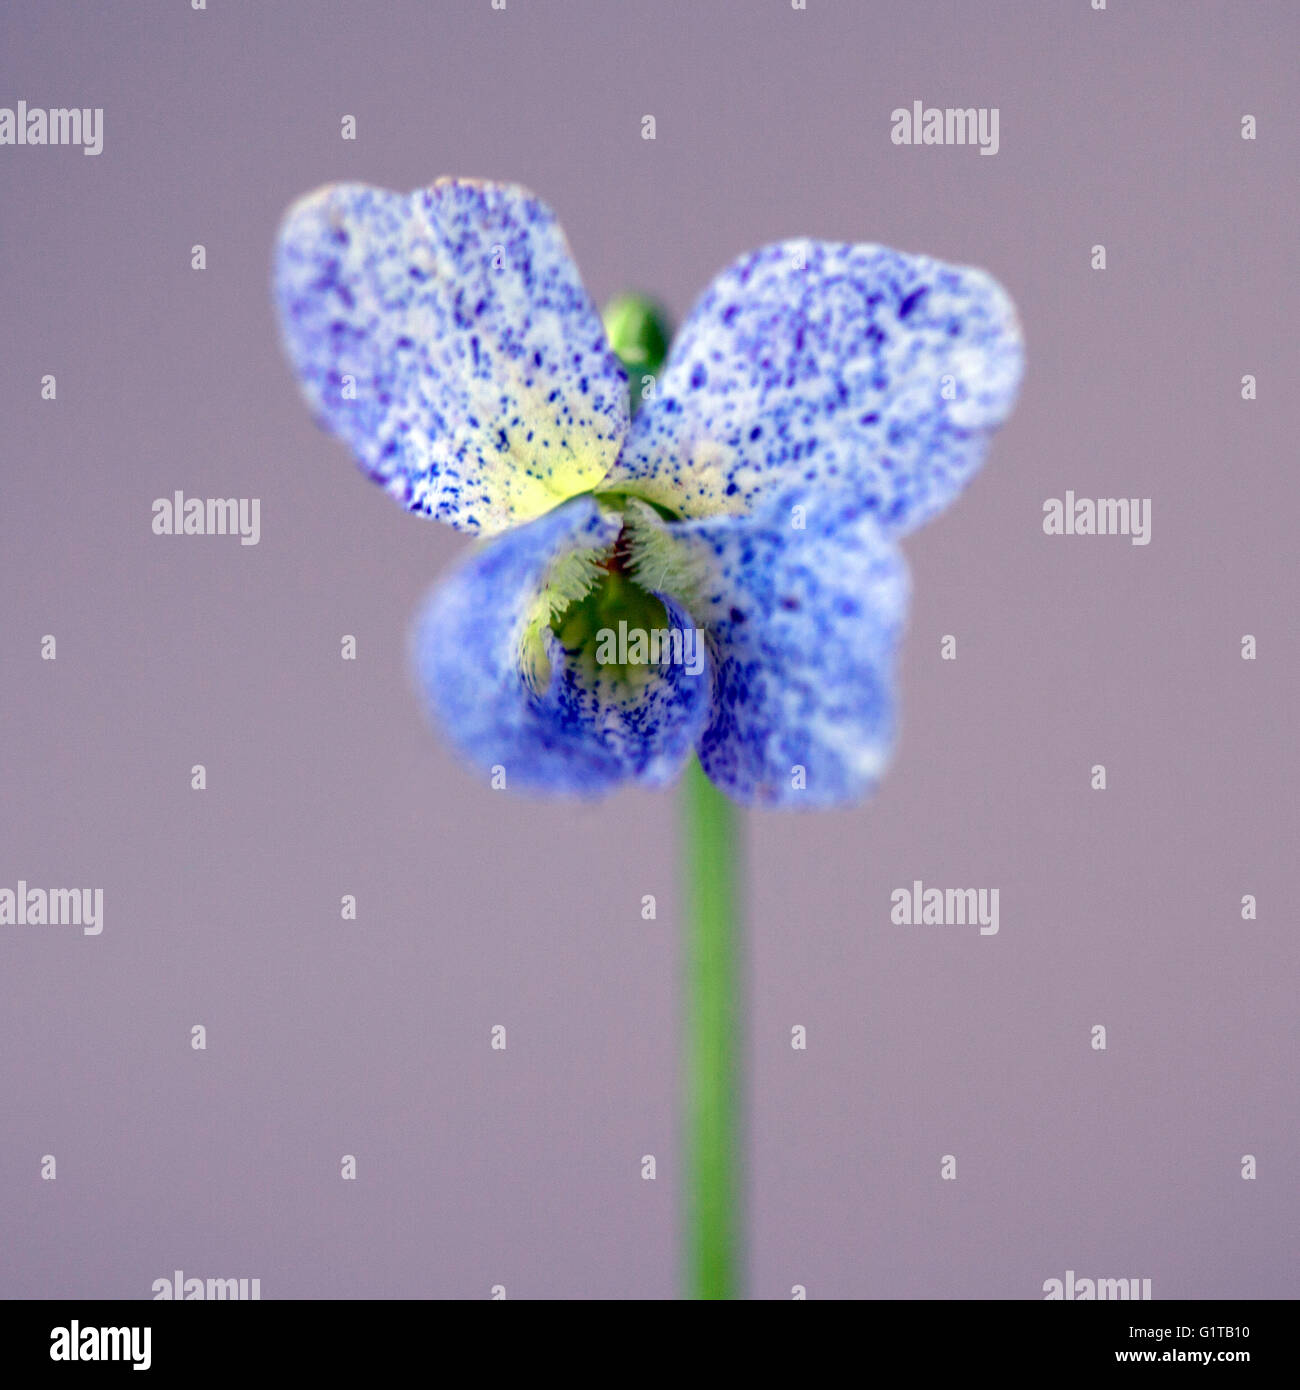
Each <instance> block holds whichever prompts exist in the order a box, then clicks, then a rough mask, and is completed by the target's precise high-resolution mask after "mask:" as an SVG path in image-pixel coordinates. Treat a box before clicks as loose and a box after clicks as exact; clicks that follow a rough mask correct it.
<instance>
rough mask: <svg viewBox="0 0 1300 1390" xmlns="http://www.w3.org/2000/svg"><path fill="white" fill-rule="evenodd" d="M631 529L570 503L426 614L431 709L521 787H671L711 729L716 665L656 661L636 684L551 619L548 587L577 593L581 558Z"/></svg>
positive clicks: (454, 578) (520, 533)
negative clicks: (567, 645)
mask: <svg viewBox="0 0 1300 1390" xmlns="http://www.w3.org/2000/svg"><path fill="white" fill-rule="evenodd" d="M620 527H621V519H620V518H619V517H618V516H616V515H611V514H608V513H605V512H602V511H601V510H600V508H599V507H598V506H597V504H596V503H595V502H594V501H593V500H592V499H591V498H589V497H586V498H579V499H577V500H575V501H572V502H569V503H567V504H565V505H564V506H562V507H560V508H558V509H557V510H555V511H553V512H551V513H549V514H548V515H546V516H544V517H542V518H540V519H539V520H537V521H534V522H531V523H529V524H528V525H526V526H522V527H519V528H518V529H517V530H513V531H510V532H508V533H507V534H506V535H504V536H500V537H498V538H497V539H496V540H493V541H491V542H489V543H488V544H487V545H486V546H484V547H482V548H481V549H478V550H477V551H475V552H474V553H473V554H472V555H471V556H470V557H469V558H468V560H467V561H466V562H465V563H464V564H462V565H461V566H460V568H459V569H457V570H456V571H455V572H453V573H452V575H451V576H450V577H449V578H448V579H446V580H445V581H444V582H443V583H442V584H441V585H440V587H439V588H437V589H436V590H435V591H434V593H433V594H432V596H431V599H430V602H429V603H428V605H427V607H426V609H425V612H424V614H423V616H422V618H421V619H420V622H419V625H418V628H417V633H416V639H415V661H416V669H417V675H418V679H419V682H420V685H421V688H422V690H423V691H424V694H425V696H426V698H427V700H428V703H429V705H430V708H431V709H432V711H433V712H434V714H435V715H436V716H437V719H438V721H439V723H440V724H441V725H442V727H443V728H444V730H445V731H446V733H447V734H448V736H449V737H450V738H451V740H452V741H453V742H454V743H455V744H456V745H457V746H458V748H459V749H460V750H461V752H462V753H463V754H464V755H465V756H466V757H467V758H468V759H469V760H470V761H472V762H474V763H476V764H478V765H479V766H481V767H485V768H497V767H499V768H501V769H502V770H503V771H504V775H505V779H506V782H505V784H506V785H507V786H508V787H510V788H523V789H525V790H534V791H545V792H561V793H571V794H577V795H598V794H600V793H603V792H606V791H609V790H611V789H612V788H613V787H614V786H616V785H617V784H618V783H620V782H622V781H624V780H629V779H630V780H632V781H635V782H640V783H643V784H647V785H660V784H662V783H664V782H666V781H669V780H671V778H672V777H673V776H675V775H676V773H677V772H678V771H679V770H680V768H681V765H682V764H683V763H684V762H685V760H686V758H687V757H688V756H689V754H690V751H691V748H692V747H693V745H694V743H695V741H696V739H697V738H698V737H699V734H700V732H701V730H702V729H703V727H704V721H705V719H706V718H707V716H708V708H709V689H710V684H711V679H712V672H711V667H710V665H709V663H708V662H707V660H705V661H703V662H702V663H699V664H698V666H697V669H696V670H695V671H693V672H692V670H691V669H690V667H689V666H688V665H686V664H677V665H672V664H669V665H663V666H656V667H653V668H651V667H645V668H643V669H641V670H640V671H638V672H637V673H636V674H637V676H638V679H637V681H636V682H634V683H632V684H629V683H628V682H626V681H623V680H620V679H619V678H618V677H617V676H616V675H615V674H613V673H612V672H611V671H610V670H608V669H607V668H605V667H601V666H598V665H595V664H594V663H593V662H592V661H591V660H589V659H584V658H583V657H582V656H580V655H577V654H574V653H569V652H566V651H565V650H564V649H563V648H562V647H561V646H560V643H559V640H558V639H557V638H556V636H555V634H554V633H553V632H552V631H551V629H550V627H549V626H547V625H545V624H544V623H543V622H542V621H541V620H540V619H539V605H540V611H541V613H542V615H543V617H544V616H545V614H546V604H547V602H548V600H547V589H548V586H550V585H558V588H559V589H560V590H561V592H562V595H564V596H571V595H572V583H573V577H574V575H575V574H576V573H577V572H578V570H579V569H580V567H581V564H582V563H583V562H590V561H592V560H599V559H600V558H603V557H605V556H608V555H609V554H611V553H612V551H613V547H614V543H615V541H616V540H617V538H618V534H619V530H620ZM593 572H594V571H593ZM661 597H662V596H661ZM561 601H562V600H561ZM663 603H664V608H665V609H666V612H667V621H668V625H669V626H670V627H682V628H685V627H689V626H690V619H689V618H688V617H687V615H686V613H685V612H684V610H683V609H682V608H681V607H680V606H679V605H678V604H676V603H675V602H673V601H672V600H671V599H664V600H663ZM539 627H540V645H541V647H542V648H543V652H542V654H541V656H540V659H539V656H538V653H537V651H536V650H532V648H534V647H535V646H536V645H537V641H538V636H539V632H538V630H539ZM701 654H703V652H702V648H701Z"/></svg>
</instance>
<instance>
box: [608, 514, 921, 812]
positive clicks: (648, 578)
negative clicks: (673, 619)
mask: <svg viewBox="0 0 1300 1390" xmlns="http://www.w3.org/2000/svg"><path fill="white" fill-rule="evenodd" d="M629 510H630V512H634V513H635V516H636V522H635V541H634V544H635V547H636V550H635V553H636V555H637V556H638V561H637V563H638V573H640V574H642V575H644V576H645V577H644V579H643V582H646V583H649V582H652V580H657V582H659V583H661V584H663V585H664V586H665V587H672V588H673V589H674V591H675V592H677V593H679V594H680V595H681V596H682V599H683V602H684V603H685V604H686V605H687V606H688V607H689V608H690V611H691V612H692V613H694V614H695V616H696V617H697V619H699V621H701V622H702V623H703V624H704V625H705V626H706V628H707V629H708V631H709V634H710V638H711V642H712V644H713V651H714V659H715V661H716V663H717V670H716V673H715V676H714V683H713V697H712V703H711V707H710V712H709V721H708V724H707V726H706V728H705V730H704V732H703V734H702V736H701V738H700V742H699V755H700V762H701V763H702V764H703V766H704V770H705V771H706V772H707V773H708V774H709V776H710V777H711V778H712V779H713V781H714V782H716V783H717V784H718V786H720V787H721V788H722V789H723V790H724V791H725V792H727V793H728V794H729V795H730V796H732V797H733V798H734V799H735V800H737V801H740V802H744V803H753V804H758V805H768V806H790V807H799V806H828V805H838V804H842V803H846V802H853V801H857V800H860V799H862V798H863V797H864V796H866V795H868V794H869V793H870V792H871V791H872V790H873V789H874V787H875V785H876V783H877V782H878V780H879V778H880V776H881V774H882V773H883V771H884V769H885V767H886V765H887V763H888V761H889V757H890V753H891V750H892V745H893V738H894V725H895V718H894V678H895V664H896V654H897V649H898V645H899V642H900V640H901V637H902V632H903V627H904V622H905V619H906V612H907V602H908V596H909V581H908V575H907V569H906V566H905V564H904V562H903V557H902V555H901V553H900V551H899V550H898V548H897V546H895V545H894V544H893V542H892V541H891V540H889V539H888V538H887V537H886V536H885V534H884V533H883V532H882V530H881V529H880V526H879V525H878V523H877V521H876V519H875V517H874V516H873V515H872V513H871V512H870V511H869V510H868V509H867V508H866V507H865V506H864V505H863V504H861V503H859V502H857V501H855V500H853V499H852V498H850V497H848V495H847V494H845V493H843V492H839V491H837V492H819V493H812V492H808V491H797V492H792V493H789V494H787V495H786V496H785V497H783V498H780V499H778V500H777V501H776V502H775V503H773V504H770V505H769V507H768V508H766V509H765V510H764V512H763V513H761V514H760V515H757V516H753V517H718V518H714V519H710V520H696V521H685V522H676V523H665V522H663V521H661V520H660V519H659V518H658V517H657V516H655V515H653V513H652V512H651V510H650V508H648V507H638V506H637V504H636V503H631V504H629Z"/></svg>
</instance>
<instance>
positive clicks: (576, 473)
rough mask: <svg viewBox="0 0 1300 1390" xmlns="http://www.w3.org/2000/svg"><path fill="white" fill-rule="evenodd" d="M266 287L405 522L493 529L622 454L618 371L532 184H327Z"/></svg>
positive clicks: (575, 486) (330, 418)
mask: <svg viewBox="0 0 1300 1390" xmlns="http://www.w3.org/2000/svg"><path fill="white" fill-rule="evenodd" d="M274 279H275V285H274V289H275V298H276V303H277V305H278V308H279V313H280V323H281V328H282V331H283V336H284V342H285V347H286V349H287V351H288V354H289V357H290V359H291V361H292V363H293V366H294V369H295V371H296V372H297V374H298V378H299V381H300V383H301V385H302V389H303V392H304V394H305V396H306V397H307V400H308V402H309V403H310V405H311V406H312V408H313V410H314V412H315V414H316V417H317V419H318V421H319V422H320V424H321V425H323V426H324V427H325V428H326V429H329V430H331V431H333V433H335V434H337V435H339V436H340V437H341V438H342V439H344V440H346V441H347V443H348V444H349V445H351V447H352V450H353V452H354V453H355V454H356V456H357V459H358V460H359V461H360V463H361V465H362V467H363V468H364V469H365V470H366V472H367V473H369V474H370V476H371V477H372V478H374V479H375V480H376V481H377V482H380V483H382V484H383V485H384V486H385V487H386V488H387V489H388V491H389V492H391V493H392V494H393V496H394V497H396V498H397V500H398V501H399V502H401V503H402V505H403V506H405V507H406V508H408V509H409V510H410V511H413V512H422V513H424V514H426V515H429V516H436V517H438V518H439V519H440V520H442V521H447V522H450V523H451V525H453V526H455V527H457V528H458V529H460V530H462V531H482V532H485V533H489V534H490V533H493V532H496V531H501V530H504V529H505V528H506V527H507V526H512V525H516V524H518V523H519V522H522V521H528V520H531V519H532V518H533V517H536V516H540V515H541V514H542V513H543V512H547V511H549V510H550V509H551V508H552V507H554V506H556V505H557V504H558V503H560V502H562V501H564V500H565V499H566V498H568V497H572V496H574V495H575V494H577V493H580V492H585V491H587V490H589V489H590V488H591V487H592V486H594V484H595V483H597V482H598V481H599V480H600V479H601V478H602V477H604V475H605V473H606V472H607V471H608V470H609V468H610V466H611V465H612V464H613V462H614V460H615V459H616V458H617V456H618V451H619V447H620V445H621V444H622V442H623V439H624V436H625V435H626V433H627V424H628V405H627V378H626V375H625V374H624V372H623V369H622V367H621V365H620V364H619V362H618V359H617V357H615V355H614V353H613V352H612V351H611V350H610V347H609V344H608V342H607V341H606V338H605V331H604V328H603V327H602V326H601V322H600V317H599V315H598V314H597V312H596V308H595V306H594V305H593V304H592V302H591V299H590V298H589V296H588V295H587V292H586V291H585V290H584V289H583V287H582V281H581V279H580V278H579V275H578V271H577V268H576V267H575V266H574V264H573V260H572V258H571V256H570V254H569V248H568V245H567V243H566V242H565V239H564V233H563V232H562V231H561V230H560V226H559V223H558V222H557V221H556V220H555V215H554V213H552V212H551V210H550V209H549V208H548V207H547V206H546V205H545V204H544V203H541V202H539V201H538V200H537V199H536V198H534V197H533V196H532V195H531V194H530V193H528V192H526V191H525V190H524V189H522V188H515V187H512V186H509V185H502V184H490V183H467V182H463V181H456V180H443V181H442V182H440V183H436V184H435V185H434V186H433V187H432V188H428V189H423V190H421V191H419V192H416V193H412V194H409V195H405V194H398V193H389V192H386V191H384V190H383V189H378V188H367V187H365V186H363V185H360V184H333V185H330V186H328V187H326V188H322V189H320V190H319V191H318V192H316V193H313V194H311V195H310V196H309V197H306V198H304V199H302V200H301V201H300V202H299V203H297V204H295V205H294V207H293V208H291V209H290V211H289V212H288V214H287V215H286V217H285V219H284V222H283V224H282V226H281V228H280V235H279V241H278V244H277V247H276V256H275V275H274Z"/></svg>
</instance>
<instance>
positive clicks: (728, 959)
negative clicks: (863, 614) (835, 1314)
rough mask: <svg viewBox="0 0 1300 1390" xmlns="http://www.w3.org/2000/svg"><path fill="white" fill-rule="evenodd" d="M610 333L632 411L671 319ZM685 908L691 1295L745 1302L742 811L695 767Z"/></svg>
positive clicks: (611, 316) (640, 309)
mask: <svg viewBox="0 0 1300 1390" xmlns="http://www.w3.org/2000/svg"><path fill="white" fill-rule="evenodd" d="M603 317H604V322H605V331H606V333H607V334H608V336H609V341H610V345H611V346H612V347H613V349H614V351H615V352H616V353H617V354H618V356H619V358H620V360H621V361H622V363H623V366H624V368H625V369H626V371H627V374H628V388H629V391H630V394H631V409H632V412H633V413H634V414H635V412H636V410H637V408H638V407H639V406H640V404H641V389H642V382H643V379H644V378H645V377H646V376H657V375H658V374H659V371H660V369H661V368H662V367H663V364H664V359H665V357H666V356H667V353H668V338H669V334H668V329H667V326H666V320H665V316H664V315H663V314H662V313H661V312H660V311H659V310H658V309H657V308H656V307H655V305H654V304H652V303H651V302H650V301H649V300H647V299H644V298H642V297H641V296H640V295H621V296H620V297H619V298H618V299H615V300H614V301H613V302H612V303H610V304H609V305H607V306H606V308H605V312H604V316H603ZM681 795H682V819H681V824H682V832H683V833H682V842H683V843H682V855H683V859H684V862H685V865H686V875H685V882H684V884H683V896H684V900H685V914H684V916H685V927H686V934H685V938H684V946H685V953H686V958H685V969H686V1000H685V1009H684V1018H685V1026H686V1055H685V1082H686V1110H685V1115H684V1119H685V1127H686V1143H685V1152H686V1160H685V1168H684V1172H683V1192H684V1195H685V1231H684V1233H685V1237H686V1259H685V1275H686V1290H687V1293H688V1295H689V1296H690V1297H691V1298H737V1297H739V1294H740V1274H739V1266H740V1250H739V1245H740V1224H739V1215H738V1213H739V1210H740V1197H741V1193H740V1178H739V1162H738V1160H739V1153H740V1123H739V1114H740V1067H739V1055H740V1037H739V1029H740V1020H741V1009H740V983H739V968H738V959H739V932H738V930H737V919H738V915H739V914H738V908H737V896H736V894H737V889H738V887H739V871H738V865H737V859H738V854H737V836H736V824H737V815H738V813H737V811H736V808H735V807H734V806H733V805H732V804H731V802H730V801H728V800H727V798H726V797H725V796H723V794H722V793H721V792H720V791H719V790H718V789H717V788H716V787H715V786H714V785H713V783H712V782H710V781H709V779H708V777H707V776H706V775H705V773H704V769H703V768H702V767H701V766H700V765H699V763H698V761H697V760H696V759H695V758H692V759H691V762H690V766H689V767H688V768H687V770H686V775H685V777H684V778H683V780H682V793H681Z"/></svg>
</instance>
